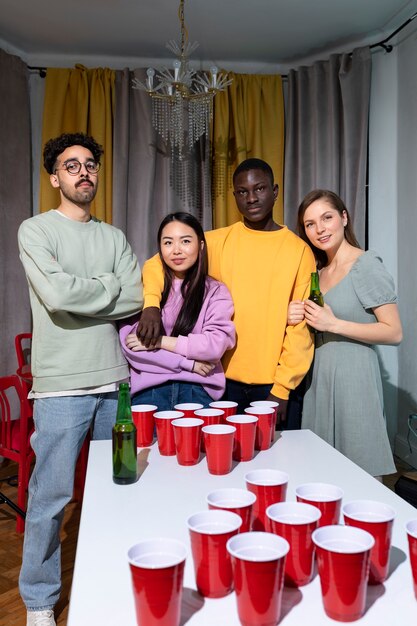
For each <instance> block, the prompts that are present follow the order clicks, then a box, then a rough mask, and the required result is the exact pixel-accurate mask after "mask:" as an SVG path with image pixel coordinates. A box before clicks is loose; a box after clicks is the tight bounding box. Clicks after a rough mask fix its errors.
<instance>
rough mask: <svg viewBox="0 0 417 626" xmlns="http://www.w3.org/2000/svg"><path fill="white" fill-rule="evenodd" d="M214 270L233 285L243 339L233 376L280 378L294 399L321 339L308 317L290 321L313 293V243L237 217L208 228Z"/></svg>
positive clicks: (155, 262)
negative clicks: (291, 307)
mask: <svg viewBox="0 0 417 626" xmlns="http://www.w3.org/2000/svg"><path fill="white" fill-rule="evenodd" d="M206 239H207V248H208V256H209V273H210V275H211V276H213V278H215V279H217V280H220V281H222V282H223V283H225V284H226V285H227V287H228V288H229V291H230V293H231V294H232V298H233V302H234V305H235V316H234V323H235V326H236V334H237V343H236V346H235V348H233V350H228V351H227V352H226V354H225V355H224V357H223V367H224V370H225V374H226V377H227V378H229V379H231V380H236V381H239V382H244V383H249V384H273V388H272V389H271V393H273V394H274V395H275V396H277V397H278V398H282V399H286V398H288V394H289V392H290V390H291V389H294V388H295V387H296V386H297V385H298V384H299V383H300V382H301V380H302V379H303V377H304V376H305V374H306V373H307V371H308V369H309V367H310V364H311V361H312V359H313V349H314V348H313V341H312V338H311V334H310V332H309V330H308V328H307V326H306V324H305V322H303V323H301V324H298V325H297V326H287V309H288V303H289V302H290V301H291V300H294V299H299V300H304V299H306V298H307V297H308V295H309V289H310V274H311V272H314V271H315V262H314V257H313V253H312V252H311V250H310V248H309V247H308V246H307V245H306V244H305V243H304V242H303V241H302V240H301V239H300V238H299V237H297V236H296V235H294V233H292V232H291V231H290V230H288V228H287V227H286V226H284V227H283V228H282V229H281V230H275V231H256V230H252V229H250V228H247V227H246V226H245V225H244V224H243V223H242V222H237V223H236V224H233V225H232V226H227V227H226V228H219V229H216V230H212V231H209V232H207V233H206ZM143 280H144V295H145V307H149V306H159V302H160V296H161V291H162V288H163V276H162V267H161V263H160V260H159V257H158V256H154V257H153V258H152V259H149V261H146V263H145V265H144V267H143Z"/></svg>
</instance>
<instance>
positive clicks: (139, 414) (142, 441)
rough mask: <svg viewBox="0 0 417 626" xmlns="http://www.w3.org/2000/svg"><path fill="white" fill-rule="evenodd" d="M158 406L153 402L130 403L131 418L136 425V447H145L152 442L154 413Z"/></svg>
mask: <svg viewBox="0 0 417 626" xmlns="http://www.w3.org/2000/svg"><path fill="white" fill-rule="evenodd" d="M157 410H158V407H157V406H155V405H154V404H134V405H132V418H133V423H134V424H135V426H136V442H137V445H138V448H146V447H147V446H150V445H152V443H153V433H154V427H155V421H154V413H155V411H157Z"/></svg>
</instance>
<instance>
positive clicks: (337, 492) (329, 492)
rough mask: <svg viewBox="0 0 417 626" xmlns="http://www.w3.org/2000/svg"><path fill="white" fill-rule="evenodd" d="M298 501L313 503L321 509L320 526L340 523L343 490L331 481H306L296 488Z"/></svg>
mask: <svg viewBox="0 0 417 626" xmlns="http://www.w3.org/2000/svg"><path fill="white" fill-rule="evenodd" d="M295 495H296V497H297V501H298V502H305V503H306V504H312V505H313V506H316V507H317V508H318V509H320V511H321V518H320V520H319V524H318V525H319V527H320V526H329V525H331V524H338V523H339V519H340V509H341V506H342V498H343V491H342V489H341V488H340V487H337V486H336V485H331V484H329V483H306V484H304V485H299V486H298V487H297V488H296V490H295Z"/></svg>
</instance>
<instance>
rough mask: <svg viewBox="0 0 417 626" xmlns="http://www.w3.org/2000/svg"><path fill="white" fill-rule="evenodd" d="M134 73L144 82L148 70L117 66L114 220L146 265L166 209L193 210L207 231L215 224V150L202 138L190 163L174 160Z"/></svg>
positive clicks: (191, 211)
mask: <svg viewBox="0 0 417 626" xmlns="http://www.w3.org/2000/svg"><path fill="white" fill-rule="evenodd" d="M134 77H135V78H138V79H139V80H141V81H144V80H145V79H146V71H145V70H141V69H139V70H134V71H133V72H131V71H129V70H123V71H120V70H118V71H116V83H115V84H116V104H115V118H114V147H113V220H112V221H113V224H114V225H115V226H117V227H118V228H121V229H122V230H123V231H124V232H125V233H126V236H127V238H128V240H129V242H130V244H131V245H132V247H133V249H134V251H135V253H136V255H137V257H138V259H139V262H140V264H141V265H142V264H143V262H144V260H146V259H147V258H149V257H150V256H152V255H153V254H154V253H155V252H156V250H157V245H156V234H157V230H158V226H159V224H160V222H161V220H162V219H163V217H165V215H167V213H171V212H172V211H188V212H189V213H192V214H193V215H195V216H196V217H197V218H198V219H199V220H200V222H201V224H202V225H203V228H204V230H208V229H210V228H211V227H212V207H211V184H210V152H209V145H208V142H205V141H203V140H200V141H199V142H198V143H197V144H196V146H195V148H194V150H193V151H192V153H191V156H190V158H189V159H188V160H187V161H186V162H184V163H179V162H178V161H177V162H175V163H174V165H172V163H171V153H170V149H169V147H168V146H166V145H165V144H164V142H163V140H162V138H161V137H160V136H159V135H158V134H157V133H156V131H155V130H154V129H153V127H152V102H151V98H150V97H149V96H148V94H146V93H145V92H142V91H139V90H137V89H133V88H132V79H133V78H134ZM182 168H185V174H186V175H185V176H184V177H183V176H182ZM184 181H185V184H183V183H184Z"/></svg>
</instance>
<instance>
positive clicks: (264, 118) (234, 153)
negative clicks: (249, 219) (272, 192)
mask: <svg viewBox="0 0 417 626" xmlns="http://www.w3.org/2000/svg"><path fill="white" fill-rule="evenodd" d="M228 76H229V77H230V78H233V82H232V84H231V85H230V87H228V89H227V90H225V91H223V92H220V93H218V94H217V95H216V97H215V100H214V120H213V227H214V228H220V227H222V226H228V225H229V224H233V223H234V222H237V221H238V220H239V219H240V213H239V211H238V210H237V208H236V204H235V201H234V197H233V188H232V174H233V171H234V170H235V168H236V167H237V166H238V165H239V163H241V162H242V161H244V160H245V159H248V158H251V157H255V158H259V159H263V160H264V161H266V162H267V163H269V165H270V166H271V167H272V169H273V172H274V176H275V182H276V183H278V185H279V189H280V192H279V195H278V200H277V202H276V203H275V207H274V218H275V221H277V222H279V223H282V221H283V187H282V182H283V172H284V98H283V93H282V80H281V76H267V75H251V74H233V73H229V74H228Z"/></svg>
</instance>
